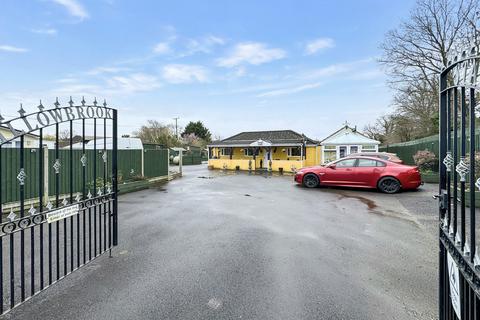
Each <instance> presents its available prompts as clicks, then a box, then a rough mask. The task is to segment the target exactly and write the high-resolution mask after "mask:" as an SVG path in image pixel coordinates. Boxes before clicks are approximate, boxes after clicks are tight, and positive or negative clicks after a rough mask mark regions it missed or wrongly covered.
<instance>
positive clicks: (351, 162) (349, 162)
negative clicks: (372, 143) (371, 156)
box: [335, 159, 357, 168]
mask: <svg viewBox="0 0 480 320" xmlns="http://www.w3.org/2000/svg"><path fill="white" fill-rule="evenodd" d="M356 161H357V159H345V160H342V161H338V162H337V163H336V164H335V165H336V167H337V168H350V167H354V166H355V162H356Z"/></svg>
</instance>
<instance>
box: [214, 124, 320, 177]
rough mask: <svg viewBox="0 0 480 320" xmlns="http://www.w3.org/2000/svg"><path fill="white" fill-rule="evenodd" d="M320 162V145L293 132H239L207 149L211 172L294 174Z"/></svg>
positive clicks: (215, 142)
mask: <svg viewBox="0 0 480 320" xmlns="http://www.w3.org/2000/svg"><path fill="white" fill-rule="evenodd" d="M321 162H322V159H321V150H320V145H319V143H318V142H317V141H315V140H312V139H310V138H307V137H306V136H305V135H303V134H299V133H297V132H295V131H292V130H275V131H251V132H241V133H239V134H236V135H234V136H232V137H229V138H226V139H223V140H218V141H213V142H212V143H211V144H210V145H209V146H208V165H209V168H211V169H229V170H252V171H253V170H271V171H281V172H294V171H295V170H298V169H300V168H302V167H306V166H314V165H319V164H320V163H321Z"/></svg>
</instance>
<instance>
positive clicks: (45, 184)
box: [40, 145, 49, 205]
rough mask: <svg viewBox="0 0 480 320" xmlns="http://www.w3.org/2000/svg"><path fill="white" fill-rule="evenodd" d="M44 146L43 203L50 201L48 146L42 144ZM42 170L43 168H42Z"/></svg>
mask: <svg viewBox="0 0 480 320" xmlns="http://www.w3.org/2000/svg"><path fill="white" fill-rule="evenodd" d="M42 148H43V202H44V203H42V205H46V204H47V203H48V200H49V199H48V175H49V174H48V146H46V145H45V146H42ZM40 170H42V168H40Z"/></svg>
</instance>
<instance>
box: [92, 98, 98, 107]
mask: <svg viewBox="0 0 480 320" xmlns="http://www.w3.org/2000/svg"><path fill="white" fill-rule="evenodd" d="M97 103H98V102H97V97H95V99H94V100H93V105H94V106H95V107H96V106H97Z"/></svg>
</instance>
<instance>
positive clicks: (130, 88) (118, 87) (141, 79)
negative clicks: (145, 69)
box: [107, 73, 160, 93]
mask: <svg viewBox="0 0 480 320" xmlns="http://www.w3.org/2000/svg"><path fill="white" fill-rule="evenodd" d="M107 84H108V88H107V91H110V92H118V93H134V92H141V91H151V90H153V89H156V88H159V87H160V82H159V81H158V79H157V78H156V77H154V76H151V75H148V74H144V73H134V74H130V75H128V76H115V77H112V78H111V79H108V80H107Z"/></svg>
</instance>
